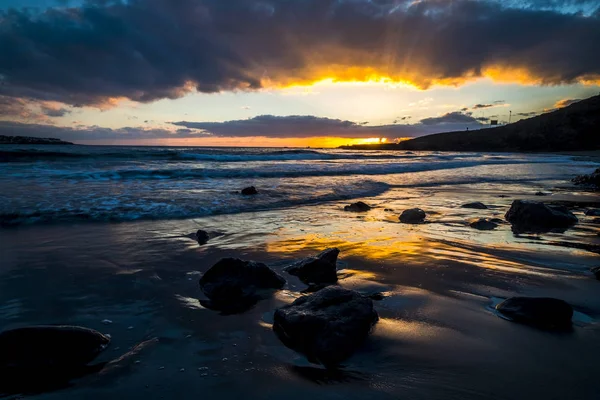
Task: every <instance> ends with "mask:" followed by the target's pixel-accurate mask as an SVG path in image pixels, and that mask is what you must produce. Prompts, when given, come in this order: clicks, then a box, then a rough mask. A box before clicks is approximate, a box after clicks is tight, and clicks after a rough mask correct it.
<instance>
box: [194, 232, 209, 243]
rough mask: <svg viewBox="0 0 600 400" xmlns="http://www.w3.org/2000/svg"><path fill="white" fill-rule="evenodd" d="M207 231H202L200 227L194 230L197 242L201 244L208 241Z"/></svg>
mask: <svg viewBox="0 0 600 400" xmlns="http://www.w3.org/2000/svg"><path fill="white" fill-rule="evenodd" d="M208 239H209V236H208V232H206V231H203V230H202V229H200V230H199V231H198V232H196V240H197V241H198V244H200V245H203V244H206V243H208Z"/></svg>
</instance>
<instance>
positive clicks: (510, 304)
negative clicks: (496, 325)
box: [496, 297, 573, 329]
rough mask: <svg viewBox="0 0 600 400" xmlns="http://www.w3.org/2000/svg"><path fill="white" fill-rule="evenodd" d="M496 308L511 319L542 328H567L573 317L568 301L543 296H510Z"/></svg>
mask: <svg viewBox="0 0 600 400" xmlns="http://www.w3.org/2000/svg"><path fill="white" fill-rule="evenodd" d="M496 310H497V311H498V312H500V313H501V314H502V315H504V316H505V317H507V318H508V319H510V320H512V321H515V322H520V323H524V324H528V325H532V326H536V327H538V328H543V329H568V328H570V327H571V318H572V317H573V308H572V307H571V306H570V305H569V303H567V302H565V301H563V300H559V299H553V298H543V297H539V298H538V297H512V298H510V299H507V300H504V301H503V302H502V303H500V304H498V305H497V306H496Z"/></svg>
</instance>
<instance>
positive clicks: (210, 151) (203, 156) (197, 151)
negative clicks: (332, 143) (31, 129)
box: [0, 146, 504, 163]
mask: <svg viewBox="0 0 600 400" xmlns="http://www.w3.org/2000/svg"><path fill="white" fill-rule="evenodd" d="M481 157H484V158H485V157H486V156H482V155H481V154H480V153H463V154H451V153H450V154H436V153H426V154H418V153H413V152H399V151H388V152H375V151H371V152H360V153H359V152H349V151H339V150H321V151H319V150H309V149H286V150H274V149H268V150H265V149H247V150H243V149H235V150H225V149H214V148H207V149H202V148H196V147H194V148H181V149H179V148H154V147H151V148H141V147H134V148H128V147H123V148H114V147H84V146H74V147H73V146H69V147H68V148H65V149H64V150H62V151H60V150H56V149H54V148H53V149H36V148H33V149H32V148H25V149H22V148H14V147H13V148H8V149H2V150H1V151H0V163H9V162H13V163H16V162H53V161H56V162H60V161H79V160H86V159H90V160H156V161H189V162H216V163H222V162H260V161H266V162H269V161H303V160H306V161H310V160H369V159H372V160H410V159H423V158H427V159H429V160H432V161H435V160H452V159H456V158H460V159H470V158H481ZM497 157H500V158H504V156H497Z"/></svg>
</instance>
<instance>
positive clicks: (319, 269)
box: [285, 248, 340, 285]
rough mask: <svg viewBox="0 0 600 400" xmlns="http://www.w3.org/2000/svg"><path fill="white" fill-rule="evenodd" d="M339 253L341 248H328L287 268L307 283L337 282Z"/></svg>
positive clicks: (288, 271) (291, 273)
mask: <svg viewBox="0 0 600 400" xmlns="http://www.w3.org/2000/svg"><path fill="white" fill-rule="evenodd" d="M339 254H340V250H339V249H336V248H332V249H327V250H325V251H322V252H321V253H319V254H317V255H316V256H315V257H309V258H306V259H304V260H302V261H300V262H297V263H296V264H292V265H290V266H289V267H287V268H286V269H285V270H286V271H287V273H289V274H290V275H294V276H297V277H298V278H300V280H301V281H302V282H304V283H306V284H307V285H314V284H317V285H319V284H330V283H335V282H337V258H338V255H339Z"/></svg>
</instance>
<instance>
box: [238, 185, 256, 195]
mask: <svg viewBox="0 0 600 400" xmlns="http://www.w3.org/2000/svg"><path fill="white" fill-rule="evenodd" d="M242 194H243V195H244V196H252V195H255V194H258V190H256V188H255V187H254V186H250V187H247V188H244V189H242Z"/></svg>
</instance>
